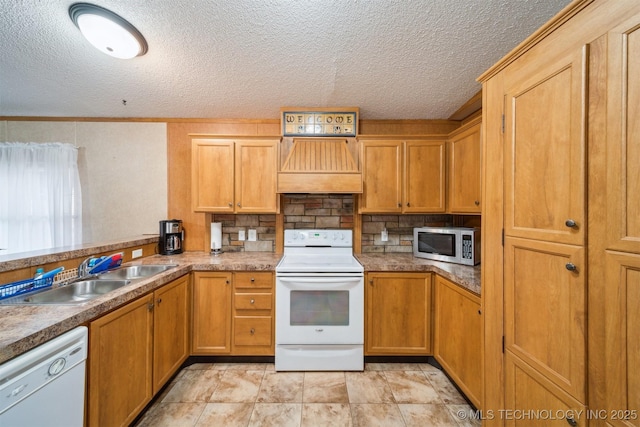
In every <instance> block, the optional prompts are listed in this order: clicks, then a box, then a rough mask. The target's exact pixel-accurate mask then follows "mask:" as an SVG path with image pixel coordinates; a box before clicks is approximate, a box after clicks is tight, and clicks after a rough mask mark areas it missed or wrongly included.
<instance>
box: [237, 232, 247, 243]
mask: <svg viewBox="0 0 640 427" xmlns="http://www.w3.org/2000/svg"><path fill="white" fill-rule="evenodd" d="M245 238H246V237H245V236H244V230H238V240H240V241H242V240H244V239H245Z"/></svg>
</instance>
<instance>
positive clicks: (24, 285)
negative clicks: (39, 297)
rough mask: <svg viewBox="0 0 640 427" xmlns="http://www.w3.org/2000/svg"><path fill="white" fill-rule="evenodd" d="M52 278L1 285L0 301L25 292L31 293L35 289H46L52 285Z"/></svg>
mask: <svg viewBox="0 0 640 427" xmlns="http://www.w3.org/2000/svg"><path fill="white" fill-rule="evenodd" d="M53 277H54V276H50V277H43V278H40V279H27V280H20V281H18V282H12V283H7V284H6V285H2V286H0V300H3V299H6V298H11V297H15V296H17V295H22V294H26V293H27V292H33V291H35V290H37V289H43V288H47V287H49V286H51V285H53Z"/></svg>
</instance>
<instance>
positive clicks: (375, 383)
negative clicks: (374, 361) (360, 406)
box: [345, 371, 395, 403]
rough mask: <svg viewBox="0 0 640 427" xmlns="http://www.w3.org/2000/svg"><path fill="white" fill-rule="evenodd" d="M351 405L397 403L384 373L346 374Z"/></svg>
mask: <svg viewBox="0 0 640 427" xmlns="http://www.w3.org/2000/svg"><path fill="white" fill-rule="evenodd" d="M345 378H346V381H347V391H348V392H349V403H395V400H394V398H393V393H392V392H391V388H389V384H388V383H387V380H386V378H385V376H384V373H383V372H379V371H364V372H345Z"/></svg>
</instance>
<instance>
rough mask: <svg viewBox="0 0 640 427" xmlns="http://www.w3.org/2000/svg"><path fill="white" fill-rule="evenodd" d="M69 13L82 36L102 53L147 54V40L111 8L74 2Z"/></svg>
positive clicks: (128, 56)
mask: <svg viewBox="0 0 640 427" xmlns="http://www.w3.org/2000/svg"><path fill="white" fill-rule="evenodd" d="M69 16H70V17H71V20H72V21H73V23H74V24H75V25H76V27H78V29H80V32H81V33H82V35H83V36H84V37H85V38H86V39H87V40H88V41H89V43H91V44H92V45H93V46H94V47H96V48H97V49H98V50H100V51H101V52H104V53H106V54H107V55H110V56H113V57H115V58H121V59H130V58H135V57H136V56H142V55H144V54H145V53H146V52H147V50H148V46H147V41H146V40H145V39H144V37H143V36H142V34H140V32H139V31H138V30H137V29H136V27H134V26H133V25H131V24H130V23H129V22H128V21H127V20H125V19H124V18H122V17H120V16H119V15H116V14H115V13H113V12H111V11H110V10H108V9H105V8H102V7H100V6H96V5H93V4H89V3H75V4H72V5H71V7H69Z"/></svg>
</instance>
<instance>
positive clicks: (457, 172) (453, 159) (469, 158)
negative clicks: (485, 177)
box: [449, 123, 482, 214]
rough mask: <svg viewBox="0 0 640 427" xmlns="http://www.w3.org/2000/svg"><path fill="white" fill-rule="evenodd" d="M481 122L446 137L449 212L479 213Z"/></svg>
mask: <svg viewBox="0 0 640 427" xmlns="http://www.w3.org/2000/svg"><path fill="white" fill-rule="evenodd" d="M480 158H481V146H480V123H478V124H476V125H473V126H471V127H470V128H468V129H466V130H463V131H461V132H460V133H456V134H455V135H454V136H452V137H451V139H450V140H449V211H450V212H452V213H477V214H479V213H480V210H481V208H480V191H481V182H482V175H481V172H480Z"/></svg>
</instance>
